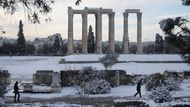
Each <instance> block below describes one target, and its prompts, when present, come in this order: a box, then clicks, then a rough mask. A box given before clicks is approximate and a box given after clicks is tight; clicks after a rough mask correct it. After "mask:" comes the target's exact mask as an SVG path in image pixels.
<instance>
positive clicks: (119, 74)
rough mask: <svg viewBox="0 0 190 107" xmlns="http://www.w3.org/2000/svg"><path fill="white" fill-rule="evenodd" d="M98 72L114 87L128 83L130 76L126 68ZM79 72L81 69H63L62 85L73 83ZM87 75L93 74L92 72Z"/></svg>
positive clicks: (98, 74) (100, 76)
mask: <svg viewBox="0 0 190 107" xmlns="http://www.w3.org/2000/svg"><path fill="white" fill-rule="evenodd" d="M96 72H97V76H98V77H99V78H103V79H105V80H106V81H108V82H109V83H110V84H111V86H112V87H115V86H118V85H126V84H128V76H127V75H126V72H125V71H124V70H107V71H102V70H101V71H96ZM79 74H80V71H79V70H68V71H64V70H63V71H61V86H62V87H64V86H71V85H73V82H72V81H73V80H74V79H76V78H77V76H78V75H79ZM86 75H87V76H91V74H86Z"/></svg>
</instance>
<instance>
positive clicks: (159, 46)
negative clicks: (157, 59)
mask: <svg viewBox="0 0 190 107" xmlns="http://www.w3.org/2000/svg"><path fill="white" fill-rule="evenodd" d="M163 50H164V40H163V38H162V36H161V35H160V34H158V33H157V34H156V39H155V52H156V53H158V54H161V53H163Z"/></svg>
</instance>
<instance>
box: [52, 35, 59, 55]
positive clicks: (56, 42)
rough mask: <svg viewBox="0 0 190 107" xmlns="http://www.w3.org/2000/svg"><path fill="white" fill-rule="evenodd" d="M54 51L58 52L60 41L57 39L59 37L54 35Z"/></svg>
mask: <svg viewBox="0 0 190 107" xmlns="http://www.w3.org/2000/svg"><path fill="white" fill-rule="evenodd" d="M53 46H54V53H58V51H59V49H60V41H59V37H58V36H57V35H56V36H55V38H54V45H53Z"/></svg>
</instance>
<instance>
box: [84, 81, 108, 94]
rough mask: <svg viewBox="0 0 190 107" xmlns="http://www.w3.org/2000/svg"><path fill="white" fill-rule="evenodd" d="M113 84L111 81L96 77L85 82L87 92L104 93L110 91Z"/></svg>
mask: <svg viewBox="0 0 190 107" xmlns="http://www.w3.org/2000/svg"><path fill="white" fill-rule="evenodd" d="M110 91H111V86H110V83H109V82H107V81H106V80H104V79H98V78H96V79H94V80H92V81H89V82H87V83H85V86H84V92H85V94H104V93H110Z"/></svg>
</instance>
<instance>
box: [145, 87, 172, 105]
mask: <svg viewBox="0 0 190 107" xmlns="http://www.w3.org/2000/svg"><path fill="white" fill-rule="evenodd" d="M149 96H150V98H151V99H153V100H154V102H156V103H163V102H171V101H172V95H171V94H170V92H169V91H168V89H167V87H165V86H160V87H157V88H156V89H155V90H152V92H151V94H150V95H149Z"/></svg>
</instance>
